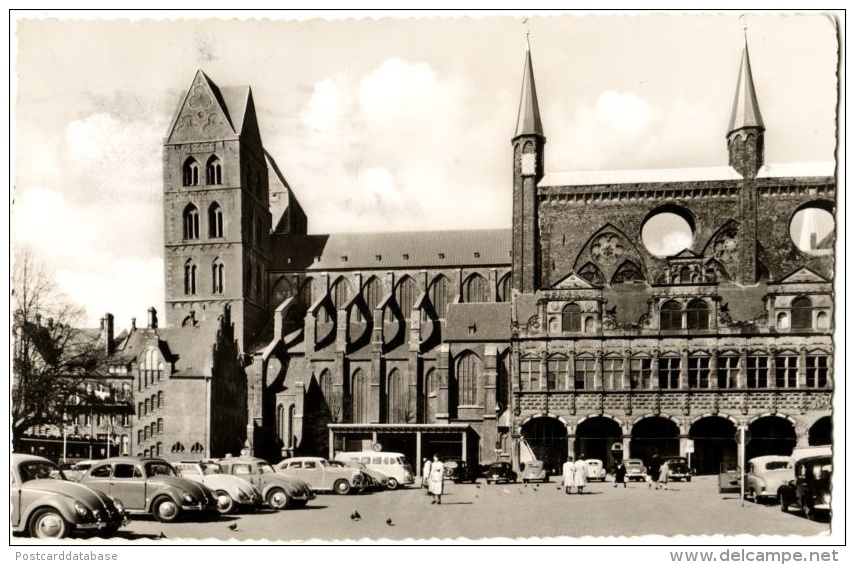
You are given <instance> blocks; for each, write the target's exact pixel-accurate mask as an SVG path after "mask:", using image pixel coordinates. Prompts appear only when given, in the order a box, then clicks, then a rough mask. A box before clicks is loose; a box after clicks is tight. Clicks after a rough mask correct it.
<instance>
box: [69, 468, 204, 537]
mask: <svg viewBox="0 0 855 565" xmlns="http://www.w3.org/2000/svg"><path fill="white" fill-rule="evenodd" d="M80 483H81V484H85V485H86V486H89V487H92V488H94V489H96V490H100V491H101V492H103V493H105V494H109V495H110V496H115V497H118V498H121V499H122V502H124V503H125V509H126V510H127V511H128V512H130V513H135V514H153V515H154V517H155V518H157V519H158V520H159V521H161V522H174V521H175V520H177V519H178V518H179V517H180V516H182V515H195V516H197V517H200V518H203V519H209V518H211V517H213V516H216V515H217V498H216V497H215V496H214V494H213V493H212V492H211V490H210V489H209V488H208V487H206V486H205V485H202V484H200V483H197V482H195V481H191V480H190V479H184V478H181V477H179V476H178V474H177V473H176V472H175V469H174V468H173V467H172V465H170V464H169V463H168V462H166V461H165V460H163V459H157V458H140V457H114V458H111V459H105V460H103V461H100V462H98V463H96V464H94V465H92V468H90V469H89V470H88V471H87V472H86V474H85V475H83V476H82V477H81V478H80Z"/></svg>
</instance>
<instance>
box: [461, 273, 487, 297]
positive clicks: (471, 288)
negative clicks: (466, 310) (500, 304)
mask: <svg viewBox="0 0 855 565" xmlns="http://www.w3.org/2000/svg"><path fill="white" fill-rule="evenodd" d="M489 301H490V292H489V285H488V284H487V280H486V279H485V278H484V277H482V276H481V275H479V274H477V273H475V274H474V275H472V276H470V277H469V278H468V279H466V282H464V283H463V302H489Z"/></svg>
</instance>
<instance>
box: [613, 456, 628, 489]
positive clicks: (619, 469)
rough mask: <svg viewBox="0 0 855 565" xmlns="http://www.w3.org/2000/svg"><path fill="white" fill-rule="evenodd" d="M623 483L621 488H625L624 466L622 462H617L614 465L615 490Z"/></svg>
mask: <svg viewBox="0 0 855 565" xmlns="http://www.w3.org/2000/svg"><path fill="white" fill-rule="evenodd" d="M621 483H623V488H626V465H624V464H623V461H618V462H617V465H615V488H617V486H618V485H619V484H621Z"/></svg>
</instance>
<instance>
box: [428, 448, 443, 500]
mask: <svg viewBox="0 0 855 565" xmlns="http://www.w3.org/2000/svg"><path fill="white" fill-rule="evenodd" d="M429 477H430V478H429V479H428V492H429V493H430V494H431V496H433V500H431V501H430V503H431V504H442V486H443V485H442V483H443V481H444V480H445V465H443V463H442V461H440V460H439V455H437V454H436V453H434V455H433V461H432V462H431V464H430V475H429Z"/></svg>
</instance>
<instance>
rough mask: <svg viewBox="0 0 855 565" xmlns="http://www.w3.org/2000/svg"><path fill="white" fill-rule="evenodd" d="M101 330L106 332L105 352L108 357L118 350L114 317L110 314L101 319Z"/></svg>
mask: <svg viewBox="0 0 855 565" xmlns="http://www.w3.org/2000/svg"><path fill="white" fill-rule="evenodd" d="M101 330H102V331H103V332H104V334H103V335H104V351H105V352H106V353H107V355H112V353H113V351H115V350H116V343H115V342H114V341H113V315H112V314H110V313H109V312H107V313H106V314H104V317H103V318H101Z"/></svg>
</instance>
